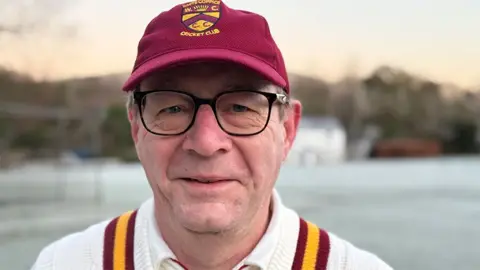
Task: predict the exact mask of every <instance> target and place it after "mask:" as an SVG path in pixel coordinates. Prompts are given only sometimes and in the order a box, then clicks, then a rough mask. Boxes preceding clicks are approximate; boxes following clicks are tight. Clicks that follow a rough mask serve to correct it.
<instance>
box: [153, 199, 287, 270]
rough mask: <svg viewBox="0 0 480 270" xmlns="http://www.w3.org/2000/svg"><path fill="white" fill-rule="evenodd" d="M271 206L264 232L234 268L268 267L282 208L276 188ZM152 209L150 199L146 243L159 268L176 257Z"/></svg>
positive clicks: (278, 233)
mask: <svg viewBox="0 0 480 270" xmlns="http://www.w3.org/2000/svg"><path fill="white" fill-rule="evenodd" d="M271 207H272V208H273V209H272V217H271V219H270V223H269V224H268V227H267V230H266V232H265V234H264V235H263V237H262V238H261V239H260V242H259V243H258V244H257V246H256V247H255V248H254V249H253V250H252V252H251V253H250V254H249V255H248V256H247V257H246V258H245V259H244V260H243V261H242V262H241V263H240V264H239V265H238V266H237V267H235V268H234V269H235V270H237V269H240V268H241V267H242V266H243V265H245V264H247V265H251V266H255V267H257V268H258V269H261V270H266V269H267V268H268V265H269V264H270V261H271V258H272V255H273V252H274V250H275V247H276V246H277V244H278V239H279V237H280V225H281V222H280V220H281V218H280V214H281V211H280V210H281V208H282V202H281V199H280V196H279V194H278V193H277V191H276V190H274V191H273V195H272V205H271ZM153 211H154V207H153V200H152V207H151V211H150V213H149V214H148V225H147V226H148V238H147V239H148V242H149V243H148V245H149V248H150V256H151V260H152V265H153V266H154V269H159V268H158V266H159V265H161V264H162V263H163V262H164V261H165V260H171V259H176V256H175V254H173V252H172V250H171V249H170V248H169V247H168V245H167V243H165V241H164V239H163V237H162V235H161V234H160V232H159V230H158V227H157V224H156V222H155V215H154V212H153Z"/></svg>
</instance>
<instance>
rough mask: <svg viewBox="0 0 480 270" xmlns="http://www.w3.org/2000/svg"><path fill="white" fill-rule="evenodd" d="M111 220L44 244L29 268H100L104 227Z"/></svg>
mask: <svg viewBox="0 0 480 270" xmlns="http://www.w3.org/2000/svg"><path fill="white" fill-rule="evenodd" d="M111 220H112V219H108V220H104V221H102V222H99V223H96V224H93V225H91V226H89V227H88V228H86V229H85V230H83V231H78V232H75V233H71V234H68V235H66V236H64V237H62V238H60V239H58V240H56V241H54V242H52V243H50V244H49V245H47V246H45V247H44V248H43V249H42V250H41V251H40V253H39V255H38V256H37V259H36V261H35V263H34V265H33V267H32V268H31V270H54V269H55V270H56V269H72V270H76V269H78V270H80V269H82V270H83V269H90V270H94V269H101V268H102V267H103V265H102V264H103V263H102V258H103V257H102V256H101V255H102V254H103V241H104V235H105V228H106V226H107V225H108V223H109V222H110V221H111Z"/></svg>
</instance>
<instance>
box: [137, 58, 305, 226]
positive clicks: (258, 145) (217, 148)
mask: <svg viewBox="0 0 480 270" xmlns="http://www.w3.org/2000/svg"><path fill="white" fill-rule="evenodd" d="M264 84H265V82H264V81H262V80H261V79H260V78H259V77H258V76H257V75H256V74H255V73H253V72H251V71H249V70H246V69H244V68H241V67H240V66H237V65H233V64H227V63H194V64H188V65H183V66H178V67H175V68H171V69H168V70H164V71H162V72H159V73H156V74H153V75H151V76H150V77H148V78H147V79H146V80H144V82H143V83H142V87H141V89H142V91H147V90H183V91H186V92H189V93H192V94H194V95H196V96H197V97H201V98H212V97H214V96H215V95H216V94H218V93H220V92H223V91H228V90H231V89H236V88H239V87H242V88H249V89H255V88H257V89H258V86H261V85H264ZM278 104H279V103H275V105H274V106H273V108H272V114H271V117H270V121H269V124H268V126H267V127H266V129H265V130H264V131H263V132H262V133H260V134H258V135H254V136H246V137H239V136H231V135H228V134H227V133H225V132H224V131H223V130H222V129H221V128H220V126H219V125H218V123H217V120H216V119H215V115H214V113H213V110H212V108H211V107H209V106H208V105H203V106H201V107H200V109H199V111H198V113H197V116H196V120H195V123H194V124H193V126H192V127H191V128H190V129H189V130H188V131H187V132H186V133H184V134H182V135H177V136H158V135H154V134H152V133H150V132H148V131H147V130H146V129H145V128H144V126H143V125H142V123H141V120H140V116H139V115H134V114H133V113H132V111H130V112H129V118H130V122H131V127H132V136H133V139H134V142H135V147H136V150H137V154H138V157H139V159H140V161H141V163H142V165H143V167H144V170H145V173H146V175H147V178H148V181H149V183H150V185H151V187H152V190H153V194H154V197H155V202H156V208H157V211H160V212H161V214H162V215H163V216H164V217H166V218H171V219H172V221H173V222H175V223H177V224H180V225H181V226H183V227H185V228H186V229H188V230H190V231H195V232H198V233H216V232H220V231H225V230H230V229H235V228H238V226H244V225H246V224H248V223H249V222H250V221H251V220H252V219H254V218H255V215H256V214H257V213H258V212H259V210H260V209H265V207H268V204H269V202H270V196H271V192H272V189H273V186H274V184H275V180H276V178H277V175H278V173H279V169H280V166H281V163H282V161H283V160H284V159H285V158H286V156H287V154H288V152H289V150H290V147H291V145H292V143H293V140H294V137H295V134H296V130H297V125H298V122H299V117H300V110H301V107H300V104H299V103H298V102H296V101H294V102H293V104H292V106H293V107H292V108H291V109H290V110H287V111H286V114H285V117H284V118H283V119H281V117H280V115H279V112H280V110H279V105H278ZM189 179H190V180H189ZM191 179H200V180H202V181H204V182H205V181H206V180H209V181H211V183H200V182H197V181H192V180H191Z"/></svg>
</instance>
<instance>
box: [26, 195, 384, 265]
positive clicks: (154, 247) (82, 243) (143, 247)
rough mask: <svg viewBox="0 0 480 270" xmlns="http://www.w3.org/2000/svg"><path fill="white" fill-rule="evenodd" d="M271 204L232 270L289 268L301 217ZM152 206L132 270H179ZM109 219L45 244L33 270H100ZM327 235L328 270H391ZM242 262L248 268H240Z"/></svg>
mask: <svg viewBox="0 0 480 270" xmlns="http://www.w3.org/2000/svg"><path fill="white" fill-rule="evenodd" d="M272 206H273V214H272V220H271V222H270V224H269V227H268V229H267V232H266V234H265V236H264V237H263V238H262V239H261V241H260V242H259V244H258V246H257V247H256V248H255V249H254V250H253V251H252V253H251V254H250V255H249V256H248V257H247V258H246V259H245V260H244V261H243V262H242V263H240V264H239V265H238V266H237V267H236V268H235V269H240V268H241V269H251V270H254V269H256V270H267V269H268V270H270V269H271V270H275V269H283V270H287V269H292V265H293V262H294V257H295V254H296V250H297V242H298V239H299V230H300V222H299V220H300V217H299V216H298V215H297V213H296V212H294V211H293V210H292V209H289V208H287V207H286V206H284V205H283V204H282V202H281V200H280V197H279V195H278V193H277V192H276V191H275V192H274V194H273V205H272ZM153 208H154V207H153V199H149V200H147V201H146V202H145V203H143V204H142V205H141V206H140V208H139V209H138V212H137V213H136V221H135V227H134V241H133V243H134V244H133V256H132V257H133V261H134V265H135V269H136V270H162V269H165V270H170V269H175V270H180V269H182V270H183V268H182V267H181V266H180V265H179V264H178V263H176V262H175V261H174V260H172V259H175V255H174V254H173V252H171V250H170V249H169V248H168V246H167V245H166V243H165V242H164V241H163V239H162V238H161V236H160V234H159V233H158V231H157V229H156V225H155V222H154V220H153V219H154V215H153V211H154V209H153ZM111 220H113V219H109V220H106V221H103V222H101V223H98V224H95V225H93V226H90V227H89V228H87V229H86V230H84V231H81V232H77V233H73V234H70V235H67V236H65V237H63V238H61V239H59V240H57V241H55V242H53V243H51V244H50V245H48V246H46V247H45V248H44V249H43V250H42V251H41V252H40V254H39V256H38V258H37V260H36V262H35V264H34V265H33V267H32V270H102V269H103V267H104V266H103V256H104V255H103V252H104V235H105V229H106V227H107V225H108V224H109V223H110V221H111ZM326 233H327V234H328V238H329V252H328V260H327V264H326V270H393V269H392V268H391V267H390V266H388V265H387V264H386V263H385V262H383V261H382V260H381V259H379V258H378V257H377V256H376V255H374V254H372V253H370V252H367V251H364V250H362V249H359V248H357V247H355V246H354V245H352V244H351V243H349V242H347V241H345V240H343V239H340V238H339V237H337V236H336V235H335V234H332V233H330V232H326ZM320 241H321V240H320ZM244 264H248V265H249V266H248V267H246V268H242V266H244ZM303 269H305V268H303ZM317 269H321V268H317ZM323 269H325V268H323ZM108 270H111V269H108Z"/></svg>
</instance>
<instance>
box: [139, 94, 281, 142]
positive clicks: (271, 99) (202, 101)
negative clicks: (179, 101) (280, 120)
mask: <svg viewBox="0 0 480 270" xmlns="http://www.w3.org/2000/svg"><path fill="white" fill-rule="evenodd" d="M162 92H163V93H164V92H168V93H179V94H183V95H186V96H189V97H190V98H192V100H193V103H194V106H195V108H194V113H193V117H192V120H191V122H190V124H189V125H188V126H187V127H186V128H185V129H184V130H183V131H181V132H177V133H173V134H172V133H168V134H165V133H159V132H154V131H152V130H151V129H149V128H148V126H147V125H146V123H145V120H144V119H143V111H142V101H143V100H144V98H145V97H146V96H147V95H149V94H152V93H162ZM238 92H250V93H257V94H261V95H263V96H265V97H266V98H267V100H268V116H267V120H266V121H265V125H264V126H263V127H262V128H261V129H260V130H259V131H256V132H253V133H233V132H229V131H227V130H225V128H224V127H223V126H222V124H221V123H220V120H219V119H218V116H217V106H216V105H217V100H218V99H219V98H220V97H221V96H223V95H226V94H230V93H238ZM133 100H134V102H135V103H136V104H137V107H138V111H139V113H140V119H141V120H142V124H143V126H144V127H145V129H146V130H147V131H148V132H150V133H152V134H154V135H159V136H178V135H182V134H184V133H185V132H187V131H188V130H190V128H191V127H192V126H193V124H194V123H195V119H196V118H197V112H198V109H199V108H200V107H201V106H202V105H209V106H210V107H211V108H212V110H213V114H214V115H215V119H216V120H217V124H218V126H219V127H220V128H221V129H222V130H223V131H224V132H225V133H227V134H229V135H231V136H241V137H245V136H254V135H257V134H260V133H262V132H263V131H264V130H265V128H267V126H268V123H269V122H270V116H271V114H272V107H273V105H274V103H275V102H276V101H278V102H279V103H280V104H282V105H285V104H287V103H288V96H287V95H286V94H280V93H269V92H263V91H259V90H248V89H246V90H231V91H225V92H221V93H219V94H217V95H215V96H214V97H213V98H210V99H207V98H199V97H197V96H195V95H193V94H192V93H189V92H185V91H181V90H166V89H164V90H149V91H140V90H139V89H137V90H134V92H133Z"/></svg>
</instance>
